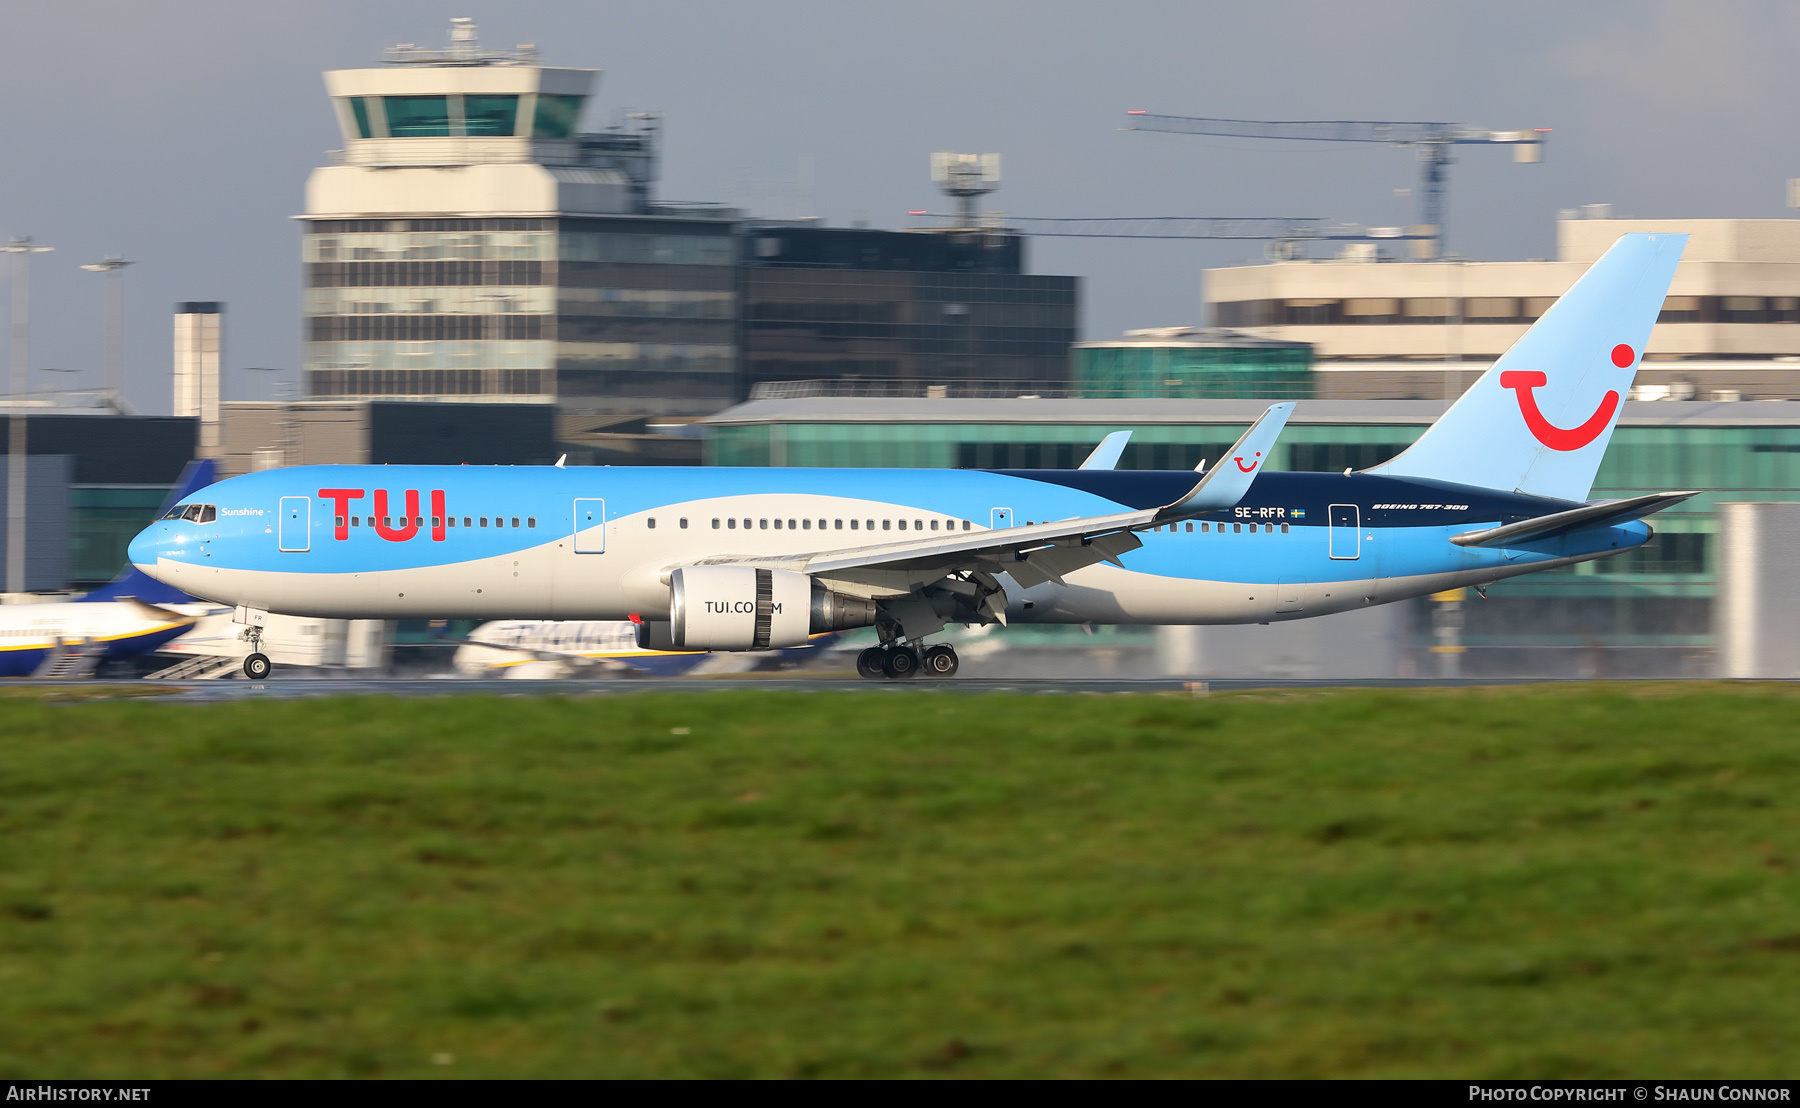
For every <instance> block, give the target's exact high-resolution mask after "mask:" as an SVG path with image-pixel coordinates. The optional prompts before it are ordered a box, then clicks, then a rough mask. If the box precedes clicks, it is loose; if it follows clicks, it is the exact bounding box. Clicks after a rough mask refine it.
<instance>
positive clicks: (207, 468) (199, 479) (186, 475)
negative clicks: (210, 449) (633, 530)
mask: <svg viewBox="0 0 1800 1108" xmlns="http://www.w3.org/2000/svg"><path fill="white" fill-rule="evenodd" d="M218 473H219V463H217V462H215V461H213V460H212V459H211V458H197V459H195V460H194V461H191V462H189V463H188V464H187V465H186V466H184V467H183V468H182V470H181V477H180V478H179V479H178V480H177V481H176V482H175V487H174V488H173V489H171V490H169V495H168V496H167V497H166V498H165V499H164V500H163V502H162V507H160V508H158V509H157V510H156V518H157V519H161V518H162V517H163V516H164V515H166V514H167V513H168V511H169V509H170V508H173V507H174V506H175V505H177V504H179V503H181V502H182V501H183V500H186V499H187V498H188V497H190V496H192V495H194V493H196V492H198V491H200V490H201V489H203V488H205V487H206V486H208V485H210V484H212V483H213V482H214V481H216V480H218ZM121 596H135V597H137V598H138V599H139V600H142V601H144V602H145V603H146V604H185V603H187V602H188V601H190V600H193V599H194V598H193V597H191V596H189V595H188V594H187V593H184V592H182V591H181V590H180V589H178V588H175V587H174V586H172V585H165V584H163V583H162V582H161V581H158V580H156V579H154V578H152V577H149V576H147V575H145V574H143V573H140V572H138V568H137V567H136V566H134V565H132V564H131V563H129V562H127V563H126V564H125V569H124V571H123V572H122V573H120V574H119V575H118V576H117V577H115V578H113V579H112V580H111V581H108V582H107V583H106V584H104V585H102V586H101V587H99V588H97V589H95V590H94V591H93V592H91V593H88V594H87V595H86V596H84V597H82V598H81V600H82V601H83V602H91V603H98V602H102V601H112V600H117V599H119V597H121Z"/></svg>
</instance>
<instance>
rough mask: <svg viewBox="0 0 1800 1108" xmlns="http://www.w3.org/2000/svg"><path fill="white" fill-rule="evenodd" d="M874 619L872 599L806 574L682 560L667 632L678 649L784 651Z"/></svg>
mask: <svg viewBox="0 0 1800 1108" xmlns="http://www.w3.org/2000/svg"><path fill="white" fill-rule="evenodd" d="M874 622H875V602H874V601H872V600H866V599H863V598H860V597H852V596H845V595H843V594H842V593H836V592H833V591H831V590H830V589H828V588H826V587H825V586H824V585H822V584H820V583H819V582H817V581H814V580H813V579H812V578H810V577H808V576H807V575H806V574H804V573H792V572H789V571H787V570H780V569H756V568H754V567H751V566H684V567H682V568H681V569H678V570H676V571H675V572H674V573H672V574H670V575H669V631H670V639H671V641H672V642H673V644H674V646H675V649H677V650H779V649H782V648H784V647H790V646H800V645H802V644H804V643H805V642H806V640H807V637H808V636H810V635H817V634H822V633H824V632H827V631H842V630H845V629H846V628H851V627H868V626H871V625H872V624H874Z"/></svg>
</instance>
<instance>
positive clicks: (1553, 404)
mask: <svg viewBox="0 0 1800 1108" xmlns="http://www.w3.org/2000/svg"><path fill="white" fill-rule="evenodd" d="M1685 243H1686V236H1683V235H1665V234H1631V235H1626V236H1624V237H1623V238H1621V239H1620V240H1619V241H1618V242H1617V243H1616V244H1615V245H1614V246H1613V247H1612V249H1611V250H1609V251H1607V253H1606V255H1605V256H1604V257H1602V258H1601V259H1600V260H1599V261H1597V262H1595V263H1594V265H1593V266H1592V267H1591V268H1590V269H1589V270H1588V272H1587V273H1586V274H1585V275H1583V276H1582V278H1581V280H1579V281H1578V282H1576V284H1575V285H1574V287H1572V288H1571V289H1570V290H1569V291H1568V292H1567V293H1566V294H1565V295H1564V296H1563V297H1562V298H1561V299H1560V300H1558V301H1557V303H1556V304H1555V305H1554V306H1553V307H1551V309H1550V310H1549V311H1548V312H1547V313H1545V315H1544V316H1543V317H1542V318H1541V319H1539V320H1538V321H1537V322H1536V323H1535V324H1534V325H1533V326H1532V327H1531V329H1530V330H1529V331H1528V332H1526V334H1525V335H1524V336H1523V337H1522V338H1520V339H1519V341H1518V342H1517V343H1515V344H1514V345H1513V347H1512V348H1511V349H1510V350H1509V351H1507V353H1506V354H1505V356H1503V357H1502V358H1501V359H1500V360H1499V361H1498V362H1497V363H1496V364H1495V365H1494V366H1493V367H1492V368H1491V369H1489V370H1488V371H1487V372H1486V373H1485V374H1483V375H1482V377H1481V378H1480V380H1478V381H1477V382H1476V383H1475V384H1474V385H1473V386H1472V387H1471V388H1470V389H1469V390H1468V391H1467V392H1466V393H1464V394H1463V396H1462V397H1461V398H1460V399H1459V400H1457V401H1456V403H1455V404H1454V405H1452V406H1451V408H1450V409H1449V411H1447V412H1445V413H1444V415H1443V417H1442V418H1440V419H1439V420H1438V421H1437V422H1436V423H1435V424H1433V425H1432V426H1431V427H1430V428H1429V429H1427V430H1426V432H1425V434H1424V435H1423V436H1422V437H1421V438H1420V439H1419V440H1418V441H1417V442H1415V443H1414V444H1413V445H1412V446H1411V447H1409V448H1408V449H1407V450H1406V451H1405V452H1404V453H1402V454H1400V455H1399V456H1398V457H1396V458H1394V459H1392V460H1390V461H1387V462H1384V463H1382V464H1381V465H1377V466H1374V467H1371V468H1370V469H1367V470H1364V471H1361V472H1356V473H1352V472H1349V471H1345V472H1344V473H1341V474H1338V473H1331V474H1326V473H1289V472H1268V473H1265V472H1263V468H1264V466H1263V463H1264V460H1265V459H1266V458H1267V457H1268V456H1269V454H1270V452H1271V450H1272V449H1273V447H1274V445H1275V441H1276V437H1277V436H1278V435H1279V434H1280V432H1281V429H1282V426H1283V425H1284V424H1285V423H1286V421H1287V418H1288V416H1289V415H1290V414H1291V412H1292V411H1293V408H1294V405H1293V404H1276V405H1273V406H1272V407H1270V408H1269V409H1268V411H1267V412H1266V413H1265V414H1264V415H1263V416H1262V418H1261V419H1260V420H1258V421H1257V422H1256V424H1255V425H1254V426H1252V427H1251V428H1250V430H1249V431H1248V432H1246V433H1245V435H1244V437H1243V438H1242V439H1240V440H1238V443H1237V445H1236V446H1234V447H1233V448H1232V450H1231V451H1230V452H1229V453H1228V454H1227V455H1226V456H1225V457H1224V458H1222V459H1220V460H1219V461H1218V463H1217V464H1216V465H1213V466H1212V467H1211V468H1210V469H1208V470H1207V471H1206V472H1205V473H1204V474H1200V473H1195V472H1189V471H1178V472H1147V471H1136V472H1133V471H1122V470H1115V469H1112V468H1110V462H1109V461H1108V459H1106V458H1105V457H1104V456H1103V455H1104V454H1106V453H1107V452H1108V444H1102V447H1101V449H1100V450H1099V451H1096V454H1097V455H1101V456H1100V457H1097V458H1095V459H1090V463H1091V464H1090V466H1088V467H1084V468H1082V469H1077V470H1032V471H980V470H901V469H729V468H708V469H666V468H654V467H643V468H637V467H620V468H614V467H602V468H594V467H580V468H574V469H565V468H562V467H561V466H560V465H558V466H543V467H510V466H481V467H476V466H458V467H436V466H301V467H296V468H293V469H277V470H270V471H267V472H262V473H252V474H248V475H246V476H242V477H233V478H231V479H229V480H226V481H222V482H220V483H218V484H216V485H214V486H212V487H210V488H206V489H204V490H201V491H200V492H199V493H196V494H195V495H194V496H193V497H191V498H190V499H192V500H194V501H195V502H199V501H205V508H204V509H203V510H201V511H198V512H189V511H187V510H186V509H187V504H186V503H183V504H180V505H177V506H176V507H175V508H174V509H172V510H171V511H170V512H169V513H168V515H167V516H166V517H165V518H164V519H162V520H161V521H159V522H157V523H155V524H153V525H152V526H151V527H149V528H148V529H147V530H145V531H144V532H143V533H142V534H140V535H139V536H138V537H137V538H136V539H135V540H134V541H133V542H132V544H131V560H132V562H133V563H134V564H136V565H137V566H138V568H139V569H141V570H142V571H143V572H145V573H147V574H149V575H150V576H152V577H154V578H156V579H157V580H159V581H163V582H166V583H168V584H170V585H173V586H175V587H177V588H179V589H181V590H183V591H184V592H187V593H191V594H193V595H194V596H198V597H204V598H206V599H208V600H213V601H218V602H220V603H227V604H232V605H236V606H238V607H239V608H240V609H241V610H242V613H243V618H244V619H245V621H246V622H247V623H249V624H250V626H251V633H252V635H254V634H255V633H256V626H257V623H258V620H257V614H258V613H260V612H281V613H287V614H291V615H308V616H323V617H333V618H349V619H417V618H479V619H530V620H618V619H630V620H631V621H633V622H634V623H637V624H638V634H639V641H640V642H641V643H642V644H643V645H644V646H647V647H650V646H654V647H661V648H667V649H681V650H767V649H771V648H781V647H787V646H794V645H797V644H800V643H803V642H805V641H806V640H807V638H808V637H809V636H811V635H815V634H820V633H824V632H830V631H839V630H843V629H846V628H854V627H870V626H872V627H874V628H875V630H876V633H877V634H878V636H879V639H880V642H881V645H880V646H878V647H872V648H870V649H869V650H867V651H864V652H863V654H862V656H861V657H860V658H859V660H858V669H859V670H860V671H861V672H862V674H863V675H864V676H865V677H870V678H879V677H889V678H896V677H905V676H910V675H912V674H913V673H915V672H917V671H919V670H923V672H924V673H925V674H926V675H929V676H948V675H950V674H952V673H955V672H956V669H957V659H956V654H955V652H954V651H953V650H951V648H950V647H949V646H947V645H935V646H933V645H928V644H927V641H926V640H927V639H929V638H930V637H931V636H933V635H935V634H937V633H938V632H940V631H942V629H943V628H944V627H945V625H946V624H951V623H959V624H969V623H995V622H999V623H1009V622H1020V623H1085V622H1097V623H1142V624H1167V623H1250V622H1267V621H1274V620H1288V619H1302V618H1305V617H1308V616H1316V615H1324V614H1327V613H1331V612H1342V611H1347V610H1350V609H1353V608H1361V607H1363V606H1365V605H1369V604H1383V603H1387V602H1389V601H1393V600H1400V599H1402V598H1405V597H1411V596H1419V595H1421V594H1424V593H1431V592H1436V591H1438V590H1441V589H1447V588H1454V587H1458V586H1467V585H1482V584H1486V583H1488V582H1492V581H1497V580H1499V579H1501V578H1503V577H1512V576H1516V575H1518V574H1522V573H1530V572H1533V571H1534V570H1541V569H1550V568H1552V567H1556V566H1565V565H1569V564H1571V563H1574V562H1581V561H1586V560H1588V559H1592V558H1603V557H1607V556H1609V555H1613V554H1618V553H1620V552H1622V551H1625V550H1629V549H1631V548H1633V547H1636V546H1639V545H1642V544H1643V543H1644V542H1646V541H1648V540H1649V538H1650V536H1651V533H1652V532H1651V530H1650V527H1649V525H1647V524H1646V523H1644V522H1643V521H1642V520H1643V517H1645V516H1647V515H1650V514H1651V513H1653V512H1656V511H1658V510H1660V509H1663V508H1666V507H1668V506H1669V505H1671V504H1674V503H1676V502H1677V501H1680V500H1682V499H1685V498H1686V497H1688V496H1691V495H1693V494H1692V493H1686V492H1669V493H1657V494H1653V495H1649V496H1640V497H1635V498H1632V499H1629V500H1619V501H1602V502H1588V500H1587V497H1588V493H1589V490H1590V489H1591V488H1592V486H1593V481H1594V473H1595V471H1596V470H1597V469H1598V468H1599V465H1600V459H1601V456H1602V455H1603V454H1604V453H1605V451H1606V444H1607V441H1608V440H1609V439H1610V438H1611V436H1612V430H1613V427H1614V424H1615V423H1616V422H1617V420H1618V417H1619V410H1620V401H1621V398H1622V397H1623V396H1624V395H1625V394H1626V392H1627V391H1628V390H1629V388H1630V385H1631V381H1632V378H1633V376H1634V375H1635V373H1636V370H1637V364H1638V360H1639V358H1640V356H1641V355H1642V354H1643V350H1644V343H1645V341H1646V340H1647V339H1648V338H1649V335H1650V328H1651V326H1652V325H1653V324H1654V323H1655V322H1656V317H1657V313H1658V312H1659V311H1660V310H1661V307H1662V302H1663V297H1664V296H1665V294H1666V293H1667V292H1668V289H1669V282H1670V280H1671V279H1672V277H1673V275H1674V272H1675V264H1676V262H1677V261H1678V260H1679V259H1680V257H1681V252H1682V249H1683V247H1684V245H1685ZM1113 453H1114V455H1115V456H1116V451H1114V452H1113ZM268 665H269V663H268V659H267V658H266V657H265V656H264V655H263V654H262V653H261V652H260V651H258V652H257V653H255V654H252V655H251V656H250V658H249V659H248V660H247V662H246V663H245V669H246V672H247V673H249V674H250V675H251V676H255V677H260V676H263V675H265V674H266V673H267V672H268Z"/></svg>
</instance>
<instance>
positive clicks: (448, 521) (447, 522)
mask: <svg viewBox="0 0 1800 1108" xmlns="http://www.w3.org/2000/svg"><path fill="white" fill-rule="evenodd" d="M444 526H446V527H455V526H456V517H455V516H446V517H445V519H444Z"/></svg>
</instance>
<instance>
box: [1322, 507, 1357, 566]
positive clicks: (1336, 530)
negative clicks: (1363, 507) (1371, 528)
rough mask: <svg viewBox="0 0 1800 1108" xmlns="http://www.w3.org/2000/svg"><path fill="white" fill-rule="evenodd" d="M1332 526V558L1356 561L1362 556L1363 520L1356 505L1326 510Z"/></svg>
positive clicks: (1330, 529) (1330, 528)
mask: <svg viewBox="0 0 1800 1108" xmlns="http://www.w3.org/2000/svg"><path fill="white" fill-rule="evenodd" d="M1325 512H1326V519H1327V520H1328V521H1329V522H1330V524H1331V526H1330V527H1329V528H1327V530H1329V531H1330V532H1331V538H1330V544H1331V556H1332V557H1333V558H1336V559H1338V560H1339V561H1354V560H1356V559H1357V558H1359V557H1361V556H1362V518H1361V515H1360V513H1359V512H1358V511H1357V508H1356V505H1354V504H1333V505H1331V506H1330V507H1328V508H1326V509H1325Z"/></svg>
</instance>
